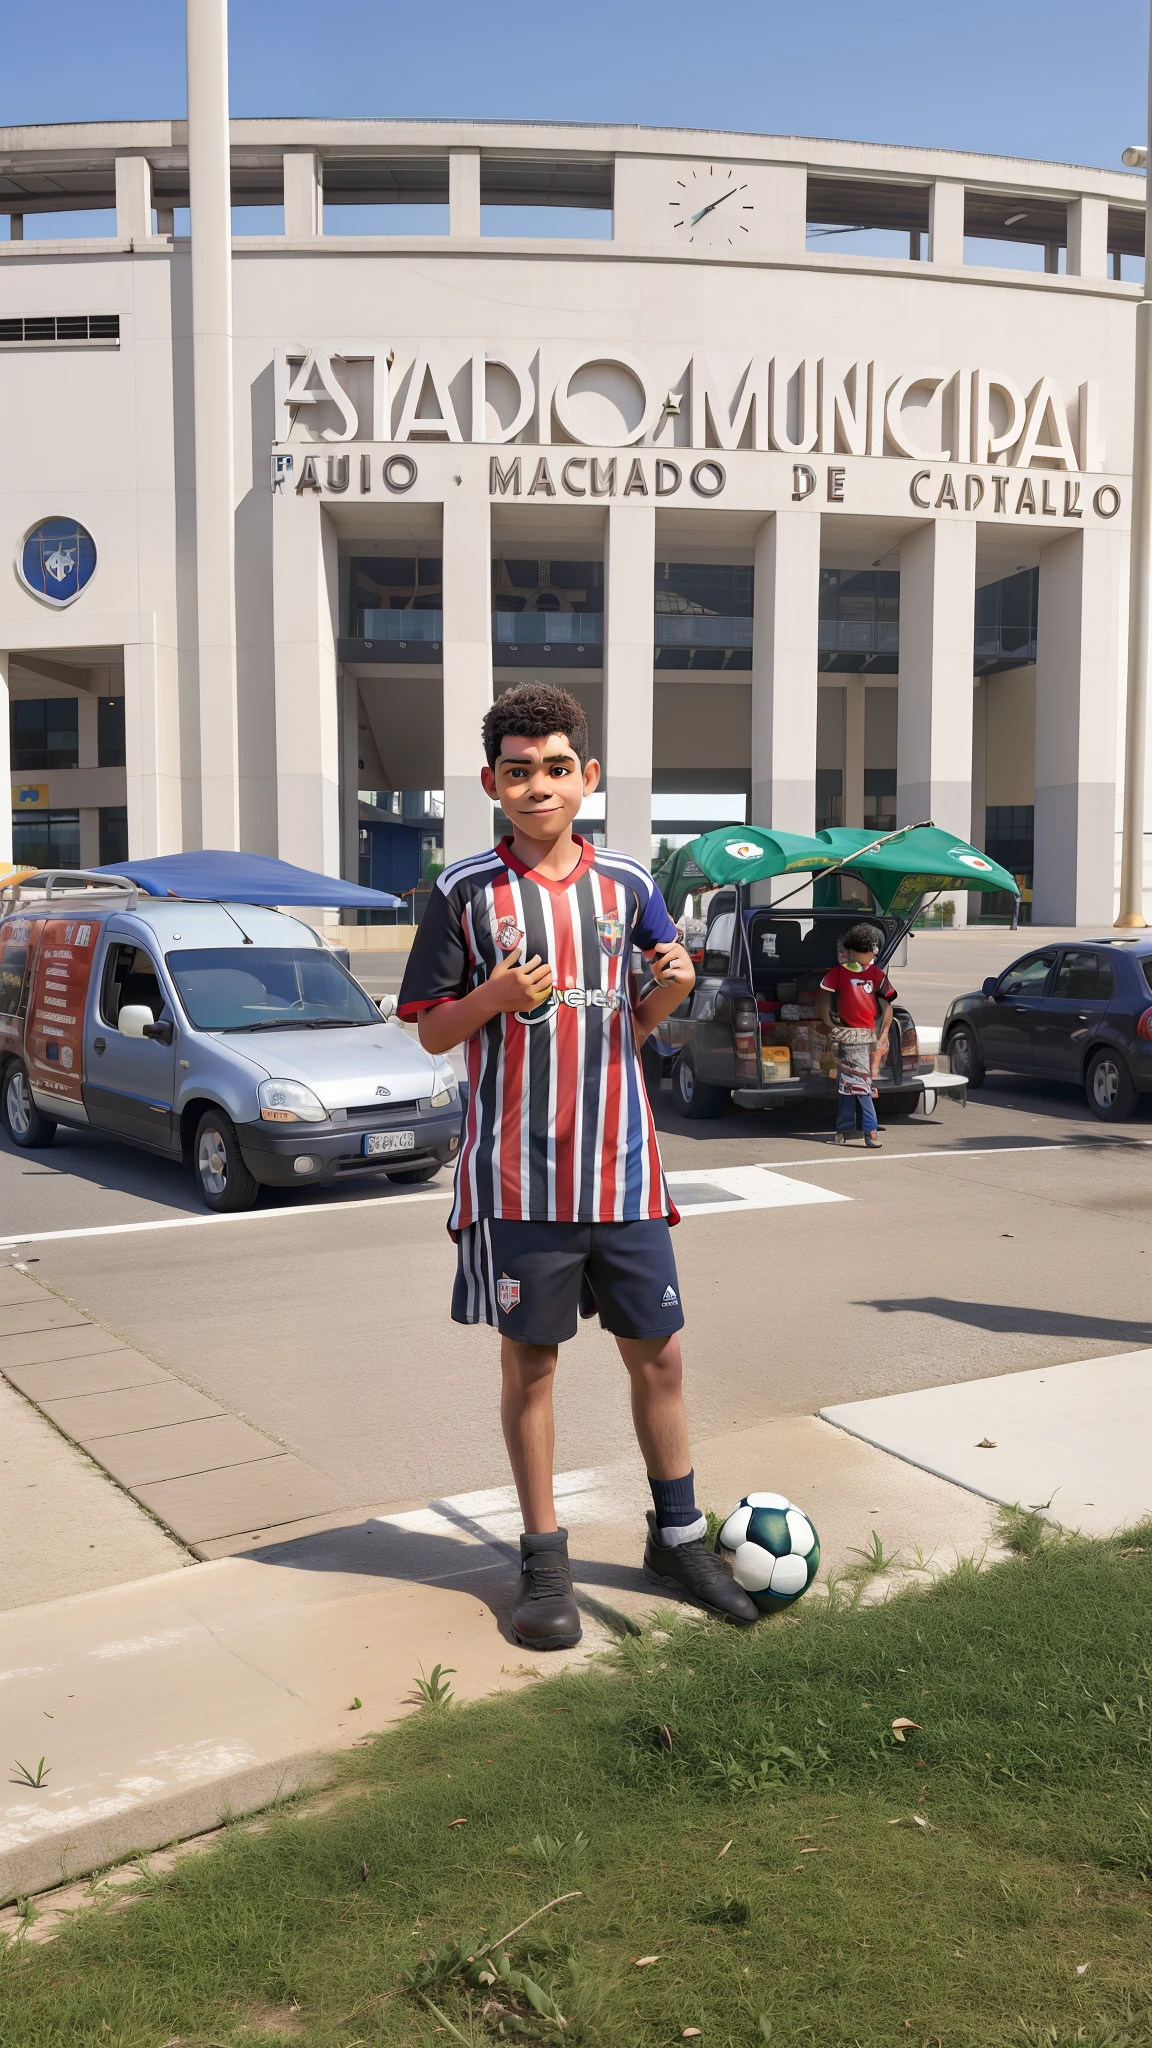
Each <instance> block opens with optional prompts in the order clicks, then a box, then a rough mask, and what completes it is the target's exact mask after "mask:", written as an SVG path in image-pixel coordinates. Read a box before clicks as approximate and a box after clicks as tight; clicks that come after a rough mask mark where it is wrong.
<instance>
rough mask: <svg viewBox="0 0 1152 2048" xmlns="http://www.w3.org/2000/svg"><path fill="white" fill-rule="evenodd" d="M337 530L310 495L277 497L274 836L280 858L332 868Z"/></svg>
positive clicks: (335, 864)
mask: <svg viewBox="0 0 1152 2048" xmlns="http://www.w3.org/2000/svg"><path fill="white" fill-rule="evenodd" d="M337 567H338V565H337V548H336V529H335V527H334V526H333V524H332V521H331V520H330V519H329V518H328V516H327V514H326V513H325V512H324V511H323V510H322V508H321V505H320V502H319V500H318V499H317V498H316V496H315V495H314V494H311V493H305V494H304V495H303V496H302V497H299V498H298V497H296V496H295V494H294V493H289V494H288V495H287V496H282V495H280V494H279V493H278V494H277V496H276V498H275V502H274V505H273V509H272V610H273V621H274V624H273V631H274V634H275V640H274V646H273V655H274V661H275V673H276V837H277V847H278V850H279V854H280V858H281V860H290V861H295V863H296V864H297V866H298V867H302V868H314V869H316V870H318V871H319V872H320V873H321V874H325V875H338V874H339V873H340V719H339V704H338V696H337V673H336V634H337V606H338V601H339V582H338V573H337Z"/></svg>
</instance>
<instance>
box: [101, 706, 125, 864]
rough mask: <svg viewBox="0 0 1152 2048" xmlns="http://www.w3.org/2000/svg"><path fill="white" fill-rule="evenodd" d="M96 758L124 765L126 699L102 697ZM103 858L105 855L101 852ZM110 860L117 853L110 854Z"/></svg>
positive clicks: (109, 765)
mask: <svg viewBox="0 0 1152 2048" xmlns="http://www.w3.org/2000/svg"><path fill="white" fill-rule="evenodd" d="M96 747H97V754H96V758H97V760H98V762H99V764H100V766H101V768H122V767H123V766H124V699H123V697H101V698H99V699H98V701H97V705H96ZM100 858H101V860H103V858H104V856H103V854H101V856H100ZM109 859H110V860H115V859H116V855H115V854H110V855H109Z"/></svg>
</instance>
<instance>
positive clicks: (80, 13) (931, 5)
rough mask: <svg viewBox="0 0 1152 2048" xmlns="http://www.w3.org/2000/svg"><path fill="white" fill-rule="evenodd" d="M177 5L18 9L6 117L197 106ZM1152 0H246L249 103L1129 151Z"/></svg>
mask: <svg viewBox="0 0 1152 2048" xmlns="http://www.w3.org/2000/svg"><path fill="white" fill-rule="evenodd" d="M183 24H184V9H183V7H182V6H180V5H179V4H178V0H159V4H157V0H149V4H147V5H146V4H144V0H52V5H51V7H43V6H39V7H35V6H27V5H26V6H23V7H11V8H9V9H8V10H7V11H6V15H5V23H4V33H3V63H2V66H0V124H3V125H12V124H18V123H24V122H49V121H53V122H54V121H94V120H103V119H110V118H114V117H116V116H120V117H125V118H141V117H144V116H148V115H153V116H166V115H181V114H182V113H183V112H184V105H185V101H184V49H183ZM1147 34H1148V12H1147V8H1146V7H1145V6H1144V5H1143V4H1142V0H1094V5H1093V6H1092V7H1091V8H1088V7H1086V6H1085V5H1084V4H1083V0H1078V4H1073V0H968V4H966V5H959V4H957V0H948V4H941V0H918V4H912V0H871V4H870V5H863V4H861V0H853V4H851V5H847V4H845V0H817V4H816V5H809V6H801V5H798V4H797V0H787V4H783V0H727V4H719V5H717V4H716V0H712V4H711V5H708V4H706V0H584V4H583V5H573V4H571V0H570V4H569V5H567V6H565V7H562V8H557V7H554V6H542V5H540V4H532V5H528V4H526V0H496V4H495V5H493V4H491V0H489V4H487V5H477V4H476V0H447V4H444V0H441V4H436V0H424V4H423V5H418V6H415V7H408V8H401V7H395V6H384V5H383V4H381V0H361V4H360V5H359V6H349V5H346V4H345V5H335V6H333V5H331V4H328V5H324V4H317V0H233V4H232V9H231V96H232V111H233V113H234V114H330V115H341V114H348V115H350V114H360V115H377V116H381V115H420V114H425V115H443V116H453V115H457V116H468V115H473V116H477V117H484V118H492V117H495V116H507V117H513V118H517V119H532V118H536V119H545V120H564V121H568V120H577V121H620V122H633V121H634V122H639V123H641V124H643V125H645V126H664V125H667V126H673V127H684V128H704V127H714V128H724V129H739V130H751V131H753V132H756V133H776V134H794V135H816V136H845V137H850V138H854V139H858V140H864V141H877V142H888V143H924V144H930V145H935V146H937V147H943V148H951V149H974V150H986V151H989V152H993V153H1004V154H1008V155H1016V156H1023V157H1044V158H1049V159H1055V160H1057V161H1059V162H1073V163H1083V164H1100V165H1105V166H1111V167H1118V166H1119V155H1120V151H1121V149H1122V148H1123V147H1124V145H1125V143H1127V142H1130V141H1141V142H1142V141H1143V140H1144V129H1145V126H1146V114H1145V105H1144V76H1145V61H1146V51H1147Z"/></svg>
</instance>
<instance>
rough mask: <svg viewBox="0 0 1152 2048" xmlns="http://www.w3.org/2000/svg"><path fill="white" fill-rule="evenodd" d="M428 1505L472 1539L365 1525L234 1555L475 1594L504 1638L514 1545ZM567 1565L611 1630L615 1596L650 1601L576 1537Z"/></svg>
mask: <svg viewBox="0 0 1152 2048" xmlns="http://www.w3.org/2000/svg"><path fill="white" fill-rule="evenodd" d="M431 1506H432V1508H433V1509H434V1510H436V1511H438V1512H440V1513H443V1514H444V1516H445V1519H446V1520H451V1521H452V1522H455V1523H457V1524H458V1525H459V1526H460V1527H461V1531H462V1534H473V1533H475V1535H476V1538H477V1540H476V1541H475V1542H462V1541H458V1540H457V1539H456V1538H454V1537H451V1536H438V1535H436V1534H435V1533H432V1532H424V1531H422V1530H413V1529H398V1528H396V1527H395V1526H394V1525H393V1524H392V1523H390V1522H385V1521H366V1522H355V1523H349V1524H347V1525H346V1526H345V1527H343V1528H339V1529H324V1530H321V1531H320V1532H318V1533H317V1534H316V1535H312V1536H300V1537H296V1538H294V1539H293V1540H292V1541H290V1542H287V1543H267V1544H263V1545H261V1547H260V1548H259V1549H256V1550H244V1551H238V1552H236V1553H235V1554H236V1555H237V1556H240V1557H246V1558H248V1559H250V1560H251V1561H252V1562H253V1563H255V1564H267V1565H274V1566H279V1567H280V1568H281V1569H283V1568H285V1567H287V1568H289V1569H291V1570H292V1571H306V1572H327V1573H331V1574H332V1575H333V1576H338V1575H340V1574H342V1573H347V1574H349V1575H352V1576H357V1577H363V1578H370V1579H392V1580H401V1581H405V1582H407V1583H408V1584H410V1585H435V1586H446V1587H448V1588H449V1589H450V1590H451V1591H453V1592H457V1593H472V1594H474V1595H475V1597H476V1598H477V1599H478V1600H482V1601H483V1602H484V1604H485V1606H487V1607H489V1608H490V1609H491V1611H492V1613H493V1615H494V1616H495V1618H496V1620H497V1621H498V1622H499V1624H500V1626H501V1628H502V1629H504V1630H505V1631H506V1629H507V1621H508V1617H509V1615H510V1614H511V1611H512V1607H513V1604H514V1602H513V1594H514V1592H515V1590H516V1580H517V1574H518V1572H519V1566H520V1551H519V1547H518V1545H516V1544H513V1543H505V1542H503V1541H502V1540H501V1539H500V1538H499V1537H496V1536H489V1535H488V1534H487V1532H486V1531H484V1530H483V1529H481V1528H480V1526H479V1524H473V1523H471V1522H470V1521H469V1520H468V1518H467V1517H465V1516H462V1515H460V1514H458V1513H457V1512H456V1511H455V1510H454V1509H452V1508H450V1507H449V1506H448V1504H447V1503H446V1502H438V1501H433V1502H432V1503H431ZM642 1549H643V1528H642V1527H640V1528H639V1529H638V1531H637V1537H636V1554H637V1559H639V1557H640V1555H641V1553H642ZM571 1558H572V1576H573V1578H574V1579H575V1580H576V1581H577V1584H578V1587H579V1588H584V1587H592V1588H597V1587H598V1588H602V1589H603V1591H604V1593H605V1595H606V1596H607V1599H606V1604H607V1605H608V1607H609V1612H608V1614H607V1615H606V1616H605V1618H606V1619H607V1620H608V1621H609V1623H610V1625H611V1624H612V1623H613V1622H614V1621H615V1620H616V1619H618V1617H616V1616H614V1614H613V1613H612V1611H611V1608H610V1596H611V1593H612V1592H613V1591H616V1592H624V1593H642V1594H647V1595H649V1596H650V1594H651V1588H650V1587H649V1585H648V1583H647V1581H646V1580H645V1578H644V1575H643V1573H642V1571H641V1569H640V1565H639V1563H637V1564H636V1566H635V1568H633V1567H631V1566H628V1565H620V1564H610V1563H605V1562H603V1561H602V1560H600V1559H597V1558H587V1557H584V1556H582V1555H581V1552H580V1543H579V1536H578V1534H577V1535H576V1536H574V1538H573V1541H572V1545H571ZM491 1575H495V1576H496V1577H497V1579H498V1585H497V1586H490V1585H488V1584H487V1583H486V1581H487V1580H488V1578H489V1577H490V1576H491ZM584 1604H585V1606H588V1607H591V1608H592V1609H593V1611H595V1609H596V1608H597V1606H598V1605H599V1603H598V1602H596V1601H595V1600H591V1601H589V1600H585V1602H584Z"/></svg>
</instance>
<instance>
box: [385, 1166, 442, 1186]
mask: <svg viewBox="0 0 1152 2048" xmlns="http://www.w3.org/2000/svg"><path fill="white" fill-rule="evenodd" d="M439 1171H440V1162H439V1160H437V1161H436V1164H435V1165H434V1166H406V1167H405V1168H404V1170H403V1172H402V1173H390V1174H389V1175H388V1178H389V1180H394V1181H395V1182H396V1185H397V1187H401V1188H411V1187H415V1186H416V1184H417V1182H418V1181H422V1180H435V1178H436V1175H437V1174H438V1173H439Z"/></svg>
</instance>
